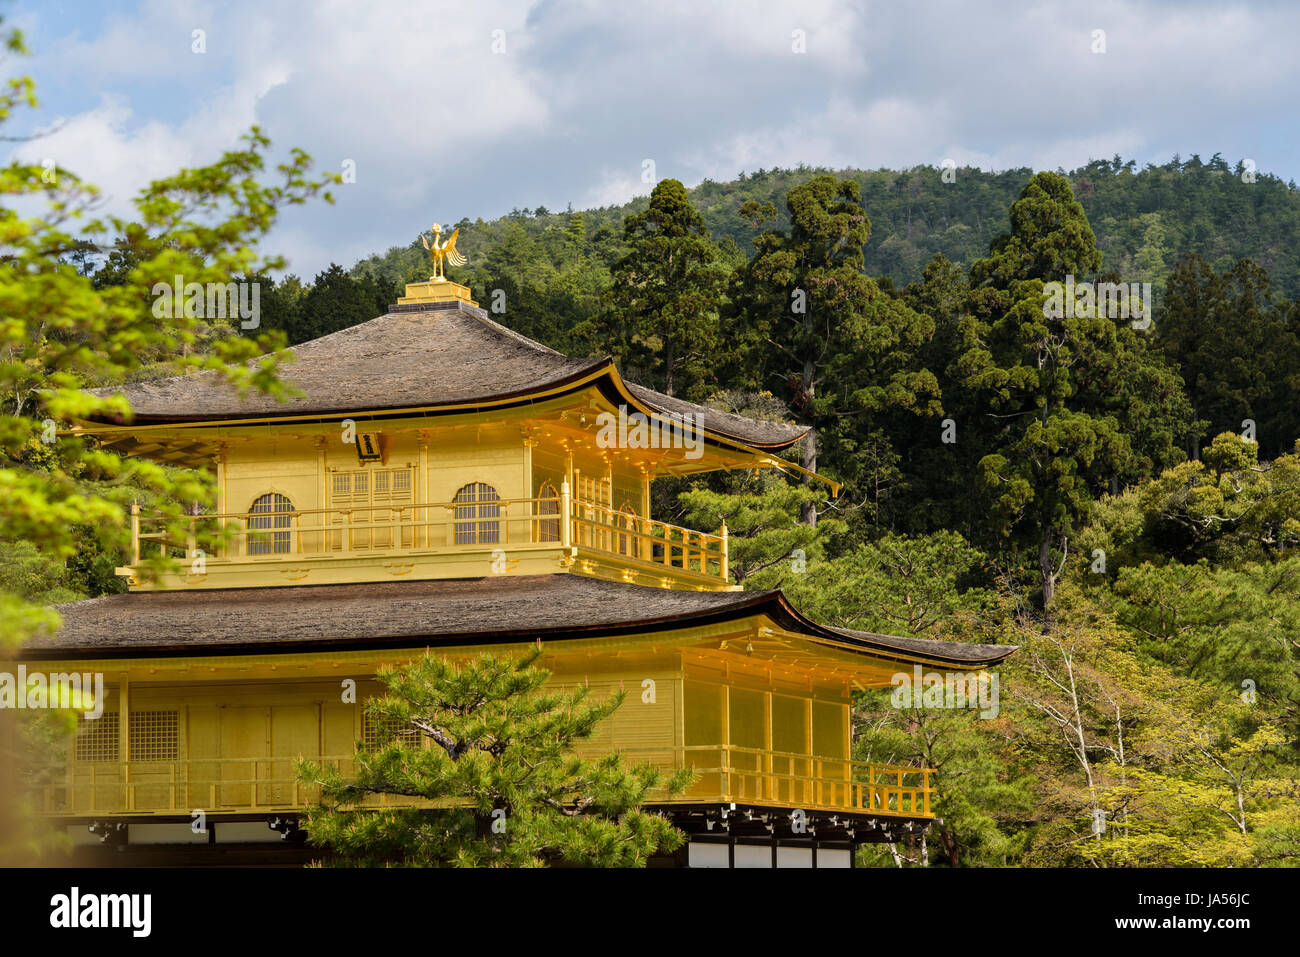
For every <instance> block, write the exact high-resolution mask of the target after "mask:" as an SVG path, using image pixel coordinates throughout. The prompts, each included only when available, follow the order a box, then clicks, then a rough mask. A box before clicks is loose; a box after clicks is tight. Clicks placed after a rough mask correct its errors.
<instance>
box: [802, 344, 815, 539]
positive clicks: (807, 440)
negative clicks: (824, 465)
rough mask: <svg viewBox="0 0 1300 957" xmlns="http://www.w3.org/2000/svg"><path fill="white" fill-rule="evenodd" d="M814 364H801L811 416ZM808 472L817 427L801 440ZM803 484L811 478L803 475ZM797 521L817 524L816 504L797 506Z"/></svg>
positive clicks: (813, 462)
mask: <svg viewBox="0 0 1300 957" xmlns="http://www.w3.org/2000/svg"><path fill="white" fill-rule="evenodd" d="M814 368H815V367H814V366H813V364H812V362H811V361H809V360H805V362H804V364H803V388H804V394H805V395H806V396H807V397H808V399H807V401H808V417H809V418H810V419H811V418H812V401H813V395H814V393H815V392H816V389H817V384H816V382H815V381H814V379H813V370H814ZM800 464H801V465H803V467H804V468H806V469H807V470H808V471H809V472H816V471H817V429H816V427H814V428H812V429H810V430H809V432H808V434H807V436H805V437H804V440H803V461H802V462H801V463H800ZM803 482H804V484H805V485H810V484H812V479H811V478H810V477H809V476H807V475H805V476H804V478H803ZM799 521H800V522H802V523H803V524H804V525H810V526H813V527H816V525H817V506H816V505H815V504H814V503H812V502H804V503H803V504H802V505H800V506H799Z"/></svg>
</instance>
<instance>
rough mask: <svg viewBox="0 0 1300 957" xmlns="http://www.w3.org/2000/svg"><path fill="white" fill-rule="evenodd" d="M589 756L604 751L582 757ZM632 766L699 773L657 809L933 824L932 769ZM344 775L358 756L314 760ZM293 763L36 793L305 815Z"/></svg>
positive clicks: (59, 813) (778, 755)
mask: <svg viewBox="0 0 1300 957" xmlns="http://www.w3.org/2000/svg"><path fill="white" fill-rule="evenodd" d="M579 753H580V754H584V753H585V756H588V757H595V756H596V755H597V754H600V753H605V752H600V751H595V750H591V751H587V752H579ZM620 753H621V754H623V755H624V757H625V760H626V761H627V762H628V763H641V762H649V763H651V764H655V765H657V766H659V767H661V768H664V769H665V770H671V769H676V768H687V767H689V768H694V770H695V772H696V778H695V782H694V783H693V784H692V785H691V786H690V787H689V788H688V789H687V791H686V793H684V794H681V795H677V796H674V797H668V796H666V795H661V796H660V797H659V798H653V797H652V799H651V801H650V803H652V804H665V805H668V804H701V803H710V804H711V803H731V802H735V803H740V804H753V805H758V806H769V807H772V806H775V807H788V808H804V809H807V810H814V809H820V810H832V811H855V812H862V813H872V814H881V815H887V816H903V817H932V816H933V814H932V812H931V808H930V795H931V793H932V792H931V787H930V775H931V774H932V773H933V772H932V771H931V770H930V769H928V768H906V767H896V766H892V765H884V764H866V763H862V762H858V761H850V760H847V759H842V758H825V757H818V756H816V755H807V754H787V753H783V752H778V751H762V750H757V749H752V748H736V747H730V746H728V745H712V746H703V745H701V746H691V747H685V748H671V747H670V748H636V749H627V750H620ZM312 760H313V761H314V762H315V763H317V764H324V765H326V766H330V767H335V768H337V769H338V770H340V771H341V772H342V773H344V774H345V775H346V774H348V773H350V772H351V771H352V770H353V767H354V762H355V760H356V755H354V754H353V755H344V756H335V757H327V758H323V759H322V758H312ZM293 766H294V761H293V759H292V758H286V757H275V758H195V759H190V760H180V761H130V762H120V763H112V762H99V763H91V762H86V763H80V762H74V763H71V764H69V765H68V770H67V773H66V775H65V776H64V778H63V780H61V781H59V782H58V783H55V784H49V785H47V786H45V787H44V788H43V789H41V790H40V791H39V792H37V794H36V798H37V802H38V806H39V807H40V808H41V810H42V812H43V813H45V814H47V815H50V816H54V817H87V816H93V815H96V814H129V815H152V816H161V815H189V814H190V813H191V812H192V811H194V810H202V811H204V813H208V814H214V813H223V812H224V813H250V812H261V811H267V812H278V811H291V810H294V809H302V808H303V807H305V806H306V805H307V804H309V803H311V802H312V801H314V800H316V799H317V798H318V797H319V790H318V788H316V787H315V786H314V785H312V784H307V783H303V782H301V781H300V780H298V778H297V776H296V774H295V773H294V770H293ZM365 806H367V807H428V806H431V805H430V803H429V802H427V801H422V800H420V799H415V798H406V797H400V796H394V795H379V796H372V797H370V798H368V799H367V800H366V802H365Z"/></svg>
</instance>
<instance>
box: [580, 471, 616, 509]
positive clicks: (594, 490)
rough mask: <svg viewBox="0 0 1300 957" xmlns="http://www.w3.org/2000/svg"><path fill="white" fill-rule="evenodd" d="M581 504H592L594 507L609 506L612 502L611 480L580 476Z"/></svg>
mask: <svg viewBox="0 0 1300 957" xmlns="http://www.w3.org/2000/svg"><path fill="white" fill-rule="evenodd" d="M577 492H578V495H577V500H578V501H579V502H591V503H592V504H594V505H608V504H609V501H610V482H609V479H604V478H592V477H591V476H590V475H582V474H579V475H578V489H577Z"/></svg>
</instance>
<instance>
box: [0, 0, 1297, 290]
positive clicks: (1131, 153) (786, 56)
mask: <svg viewBox="0 0 1300 957" xmlns="http://www.w3.org/2000/svg"><path fill="white" fill-rule="evenodd" d="M0 11H3V12H4V14H5V16H6V19H7V20H8V21H9V22H10V23H11V24H12V25H16V26H18V27H20V28H21V29H23V31H24V32H25V33H26V35H27V40H28V45H29V46H30V48H31V50H32V54H33V55H32V57H31V58H30V59H28V60H27V61H25V62H24V61H17V60H14V59H12V58H11V59H10V60H9V62H8V63H7V64H6V66H7V69H8V71H9V73H10V74H11V75H12V74H14V73H17V72H28V73H30V74H31V75H33V76H34V77H35V79H36V82H37V91H38V95H39V96H40V97H41V100H42V109H41V110H40V111H39V112H38V113H37V114H36V115H34V116H33V115H31V114H25V115H20V116H19V117H18V118H17V119H16V120H15V121H12V122H11V125H10V129H8V130H7V131H6V132H7V133H8V134H10V135H13V134H16V133H18V132H29V131H31V130H34V129H39V128H41V127H43V126H48V125H50V124H53V123H56V122H57V123H58V124H59V128H58V130H57V132H55V133H54V134H53V135H50V136H46V137H43V138H41V139H39V140H37V141H35V142H32V143H26V144H19V145H16V146H14V147H13V148H12V151H13V152H15V153H18V154H20V155H24V156H26V157H28V158H36V159H42V158H47V157H49V158H53V159H55V160H56V162H58V163H59V165H61V166H65V167H68V168H71V169H73V170H76V171H77V172H78V173H79V174H80V175H81V176H82V177H83V178H85V179H88V180H90V181H91V182H94V183H96V184H98V185H99V186H101V187H102V188H103V189H104V190H105V191H106V193H107V194H108V197H109V203H110V204H111V205H113V206H114V208H115V211H124V210H125V209H126V201H127V200H128V199H129V197H130V196H131V195H132V193H133V192H134V191H135V190H137V189H138V188H139V187H140V186H142V185H143V184H144V183H146V182H147V181H148V180H149V179H150V178H152V177H155V176H160V175H166V174H168V173H170V172H173V171H174V170H175V169H177V168H178V167H180V166H182V165H195V164H200V163H205V162H209V161H211V160H212V159H214V158H215V157H216V156H217V155H218V154H219V153H220V151H221V150H222V149H225V148H227V147H229V146H231V145H233V144H234V143H235V142H236V141H237V139H238V137H239V135H240V134H241V133H242V132H244V131H246V130H247V128H248V127H249V126H251V125H252V124H254V123H257V124H259V125H261V126H262V127H263V128H264V129H265V131H266V132H267V133H268V134H269V135H270V136H271V138H272V139H273V140H274V141H275V144H276V147H277V148H281V149H287V148H288V147H290V146H298V147H301V148H303V149H305V150H306V151H307V152H308V153H310V154H311V155H312V156H313V157H314V158H315V160H316V161H317V165H318V166H319V167H320V168H324V169H331V170H339V169H341V167H342V164H343V163H344V161H346V160H352V161H354V162H355V164H356V171H357V180H356V182H355V183H353V184H348V185H345V186H343V187H340V188H339V189H337V190H336V193H337V196H338V203H337V204H336V205H335V206H333V207H327V206H324V205H319V204H318V205H315V206H312V207H310V208H307V209H301V210H293V211H291V213H290V214H289V215H287V216H286V217H285V219H284V220H283V222H282V223H281V225H280V226H279V227H277V231H276V233H275V234H274V236H273V241H272V242H271V243H270V244H269V245H270V246H271V247H273V248H274V249H275V250H276V251H278V252H282V253H283V254H285V255H286V256H287V257H288V258H289V260H290V269H291V271H294V272H297V273H299V274H300V275H303V276H306V277H310V276H312V275H314V274H315V273H316V272H318V271H319V270H320V269H322V268H324V267H325V266H326V265H327V264H328V263H329V262H331V261H337V262H340V263H342V264H343V265H345V266H350V265H351V264H352V263H353V262H354V261H355V260H356V259H357V258H359V257H361V256H364V255H367V254H369V253H372V252H378V251H383V250H385V249H387V248H388V247H389V246H392V245H395V244H405V243H406V242H408V241H409V240H410V239H412V238H414V236H415V235H416V233H417V232H418V231H419V230H421V229H427V228H428V225H429V223H430V222H431V221H433V220H435V219H437V220H440V221H442V222H444V223H445V222H455V221H456V220H458V219H460V218H461V217H462V216H468V217H470V218H471V219H472V218H475V217H478V216H482V217H484V218H491V217H494V216H497V215H500V214H502V213H505V212H508V211H509V210H510V209H511V208H513V207H516V206H517V207H524V208H533V207H535V206H539V205H545V206H547V207H549V208H551V209H563V208H565V206H566V205H568V204H569V203H572V204H573V206H574V207H575V208H584V207H588V206H599V205H606V204H610V203H621V202H624V201H626V200H628V199H630V198H631V197H632V196H634V195H642V194H645V193H647V192H648V191H649V189H650V186H649V185H648V184H646V183H644V182H642V177H641V174H642V169H643V162H644V161H645V160H647V159H651V160H653V161H654V164H655V166H654V171H655V174H656V175H657V176H658V177H666V176H671V177H675V178H678V179H681V180H683V181H684V182H686V183H687V185H694V184H696V183H698V182H699V181H700V180H702V179H704V178H712V179H730V178H732V177H734V176H735V175H736V174H737V173H739V172H741V171H742V170H754V169H757V168H759V167H772V166H777V165H779V166H794V165H797V164H798V163H800V162H804V163H808V164H810V165H824V166H831V167H835V168H841V167H846V166H855V167H866V168H876V167H882V166H883V167H908V166H913V165H916V164H935V165H938V164H940V163H941V162H942V161H943V160H945V159H952V160H954V161H955V162H956V163H957V164H958V165H966V164H969V165H973V166H979V167H982V168H985V169H1006V168H1009V167H1019V166H1032V167H1035V168H1040V169H1042V168H1047V169H1054V168H1057V167H1058V166H1059V167H1064V168H1067V169H1068V168H1072V167H1075V166H1078V165H1081V164H1082V163H1085V162H1087V161H1088V160H1089V159H1091V158H1096V157H1107V158H1108V157H1110V156H1112V155H1114V154H1116V153H1119V154H1122V155H1123V156H1124V157H1126V158H1134V159H1137V160H1138V161H1139V162H1140V163H1145V162H1164V161H1166V160H1167V159H1168V158H1169V157H1170V156H1171V155H1172V154H1174V153H1181V154H1182V155H1183V156H1187V155H1189V154H1191V153H1193V152H1198V153H1200V154H1201V155H1202V157H1204V158H1207V159H1208V158H1209V156H1210V155H1211V154H1213V153H1215V152H1221V153H1222V154H1223V155H1224V157H1225V158H1226V159H1227V160H1228V161H1229V162H1235V161H1236V160H1237V159H1239V158H1243V157H1247V158H1250V159H1253V160H1254V161H1255V163H1256V164H1257V166H1258V168H1259V169H1260V170H1261V171H1265V172H1273V173H1276V174H1278V175H1280V176H1282V177H1283V178H1285V179H1292V178H1295V179H1297V180H1300V150H1298V149H1297V147H1298V146H1300V143H1297V128H1296V121H1295V117H1296V99H1295V98H1296V94H1297V91H1298V90H1300V82H1297V81H1298V80H1300V57H1296V56H1295V54H1294V42H1295V41H1294V38H1295V37H1296V36H1300V4H1289V3H1254V4H1249V5H1246V4H1231V3H1216V4H1202V3H1195V2H1185V3H1141V2H1137V3H1134V2H1115V3H1029V4H1023V5H1021V4H1013V3H998V2H987V3H945V2H906V3H900V2H892V3H869V2H842V0H799V2H786V0H780V2H778V0H734V2H732V0H713V2H707V0H690V2H673V0H668V2H660V3H655V4H653V5H651V4H641V3H629V2H607V3H583V2H554V0H540V2H534V3H526V2H496V0H461V2H457V3H442V2H428V3H418V2H413V0H402V2H387V0H316V2H280V0H260V2H233V3H217V2H201V0H171V2H164V0H138V2H123V3H117V4H113V3H103V2H99V3H93V2H58V0H45V2H40V3H27V2H11V3H8V4H0ZM194 30H203V31H204V39H205V46H206V51H205V52H203V53H195V52H194V51H193V49H192V47H193V40H192V36H193V31H194ZM1097 30H1102V31H1104V34H1105V35H1104V42H1105V52H1104V53H1098V52H1094V47H1095V46H1096V45H1097V40H1096V37H1095V34H1094V31H1097ZM800 41H801V42H802V46H803V48H804V51H805V52H795V48H796V47H797V46H798V45H800ZM494 47H495V48H494ZM868 212H870V211H869V210H868Z"/></svg>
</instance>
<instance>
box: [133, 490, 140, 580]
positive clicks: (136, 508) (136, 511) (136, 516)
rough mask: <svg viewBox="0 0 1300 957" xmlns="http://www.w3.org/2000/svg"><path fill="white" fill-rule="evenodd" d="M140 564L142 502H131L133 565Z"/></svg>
mask: <svg viewBox="0 0 1300 957" xmlns="http://www.w3.org/2000/svg"><path fill="white" fill-rule="evenodd" d="M139 564H140V503H139V502H132V503H131V567H132V568H134V567H135V566H136V565H139Z"/></svg>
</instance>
